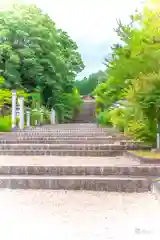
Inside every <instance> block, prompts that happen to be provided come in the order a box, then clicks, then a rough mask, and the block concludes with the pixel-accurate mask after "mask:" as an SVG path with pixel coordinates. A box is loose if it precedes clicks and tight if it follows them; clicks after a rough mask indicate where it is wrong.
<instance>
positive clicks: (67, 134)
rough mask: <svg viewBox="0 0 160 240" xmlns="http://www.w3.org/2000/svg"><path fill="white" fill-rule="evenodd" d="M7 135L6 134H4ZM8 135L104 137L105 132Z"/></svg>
mask: <svg viewBox="0 0 160 240" xmlns="http://www.w3.org/2000/svg"><path fill="white" fill-rule="evenodd" d="M6 136H7V135H6ZM8 136H15V137H17V136H18V137H23V136H42V137H45V136H46V137H47V136H48V137H52V136H53V137H63V136H64V137H65V136H66V137H72V136H73V137H96V136H97V137H106V136H107V135H106V134H105V133H99V132H97V133H94V132H90V133H89V132H88V133H84V132H78V133H72V132H70V133H62V132H59V133H58V132H57V133H51V132H50V133H47V132H26V133H13V134H10V135H8Z"/></svg>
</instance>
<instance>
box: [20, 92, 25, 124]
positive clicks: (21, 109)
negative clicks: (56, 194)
mask: <svg viewBox="0 0 160 240" xmlns="http://www.w3.org/2000/svg"><path fill="white" fill-rule="evenodd" d="M19 106H20V120H19V128H20V129H24V97H23V96H21V97H20V98H19Z"/></svg>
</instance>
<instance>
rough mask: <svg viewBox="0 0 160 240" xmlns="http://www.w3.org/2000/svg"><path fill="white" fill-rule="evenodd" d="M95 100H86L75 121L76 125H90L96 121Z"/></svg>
mask: <svg viewBox="0 0 160 240" xmlns="http://www.w3.org/2000/svg"><path fill="white" fill-rule="evenodd" d="M95 105H96V103H95V100H84V103H83V105H82V107H81V111H80V113H79V115H78V116H77V117H76V119H75V120H74V122H75V123H90V122H93V121H95V119H96V117H95V114H96V113H95Z"/></svg>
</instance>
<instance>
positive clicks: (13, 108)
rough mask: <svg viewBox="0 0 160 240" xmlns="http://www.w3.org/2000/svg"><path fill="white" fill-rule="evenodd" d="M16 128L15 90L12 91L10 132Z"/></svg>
mask: <svg viewBox="0 0 160 240" xmlns="http://www.w3.org/2000/svg"><path fill="white" fill-rule="evenodd" d="M15 128H16V90H12V130H14V129H15Z"/></svg>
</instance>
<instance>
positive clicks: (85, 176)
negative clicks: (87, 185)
mask: <svg viewBox="0 0 160 240" xmlns="http://www.w3.org/2000/svg"><path fill="white" fill-rule="evenodd" d="M148 178H154V179H156V178H158V177H155V176H153V177H152V176H149V177H146V176H122V175H120V176H116V175H115V176H114V175H111V176H96V175H92V176H91V175H79V176H78V175H61V176H50V175H49V176H48V175H0V180H1V179H66V180H70V179H75V180H81V179H88V180H119V181H121V180H147V179H148Z"/></svg>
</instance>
